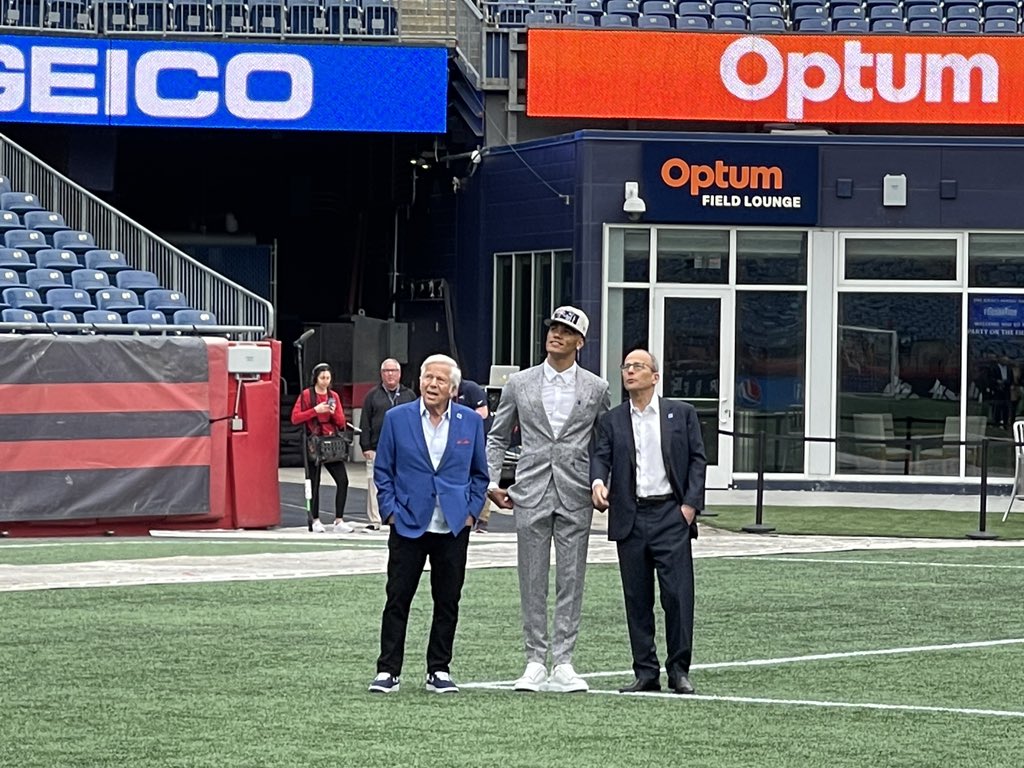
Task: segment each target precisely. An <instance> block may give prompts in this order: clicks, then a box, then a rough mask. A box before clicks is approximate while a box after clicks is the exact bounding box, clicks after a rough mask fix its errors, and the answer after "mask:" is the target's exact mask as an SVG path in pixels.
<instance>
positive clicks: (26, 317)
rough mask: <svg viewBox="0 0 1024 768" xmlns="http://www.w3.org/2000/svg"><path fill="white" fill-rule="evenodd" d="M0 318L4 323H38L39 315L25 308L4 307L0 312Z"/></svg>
mask: <svg viewBox="0 0 1024 768" xmlns="http://www.w3.org/2000/svg"><path fill="white" fill-rule="evenodd" d="M0 318H3V322H5V323H38V322H39V316H38V315H37V314H36V313H35V312H31V311H29V310H27V309H13V308H11V309H5V310H4V311H3V312H0Z"/></svg>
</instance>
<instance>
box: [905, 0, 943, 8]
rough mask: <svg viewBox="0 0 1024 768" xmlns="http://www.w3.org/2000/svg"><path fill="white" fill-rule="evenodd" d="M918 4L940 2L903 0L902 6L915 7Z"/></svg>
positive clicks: (936, 4)
mask: <svg viewBox="0 0 1024 768" xmlns="http://www.w3.org/2000/svg"><path fill="white" fill-rule="evenodd" d="M919 5H935V6H941V5H942V3H940V2H939V0H903V7H904V8H915V7H917V6H919Z"/></svg>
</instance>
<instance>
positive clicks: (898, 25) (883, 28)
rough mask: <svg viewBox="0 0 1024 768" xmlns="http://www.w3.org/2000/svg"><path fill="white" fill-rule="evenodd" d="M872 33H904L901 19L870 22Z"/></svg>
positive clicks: (905, 29) (904, 27)
mask: <svg viewBox="0 0 1024 768" xmlns="http://www.w3.org/2000/svg"><path fill="white" fill-rule="evenodd" d="M871 31H872V32H906V31H907V28H906V25H904V23H903V19H902V18H900V19H875V20H874V21H872V22H871Z"/></svg>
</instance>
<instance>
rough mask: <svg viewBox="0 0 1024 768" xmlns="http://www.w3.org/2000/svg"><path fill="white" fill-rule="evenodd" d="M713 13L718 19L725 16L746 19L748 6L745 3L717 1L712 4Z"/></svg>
mask: <svg viewBox="0 0 1024 768" xmlns="http://www.w3.org/2000/svg"><path fill="white" fill-rule="evenodd" d="M711 14H712V15H713V16H714V17H715V18H716V19H720V18H723V17H732V18H736V19H745V18H747V7H746V6H745V5H743V3H730V2H721V3H715V4H714V5H713V6H711Z"/></svg>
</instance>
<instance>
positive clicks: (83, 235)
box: [52, 229, 96, 253]
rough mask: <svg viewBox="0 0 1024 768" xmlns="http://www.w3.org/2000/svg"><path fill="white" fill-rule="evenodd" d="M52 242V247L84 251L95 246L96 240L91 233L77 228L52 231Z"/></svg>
mask: <svg viewBox="0 0 1024 768" xmlns="http://www.w3.org/2000/svg"><path fill="white" fill-rule="evenodd" d="M52 242H53V247H54V248H65V249H67V250H69V251H74V252H75V253H86V252H87V251H91V250H92V249H93V248H95V247H96V241H95V240H93V239H92V234H90V233H89V232H84V231H82V230H78V229H65V230H64V231H63V232H54V233H53V240H52Z"/></svg>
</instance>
